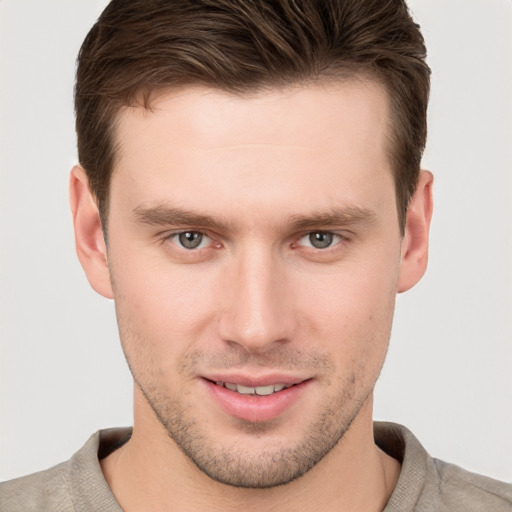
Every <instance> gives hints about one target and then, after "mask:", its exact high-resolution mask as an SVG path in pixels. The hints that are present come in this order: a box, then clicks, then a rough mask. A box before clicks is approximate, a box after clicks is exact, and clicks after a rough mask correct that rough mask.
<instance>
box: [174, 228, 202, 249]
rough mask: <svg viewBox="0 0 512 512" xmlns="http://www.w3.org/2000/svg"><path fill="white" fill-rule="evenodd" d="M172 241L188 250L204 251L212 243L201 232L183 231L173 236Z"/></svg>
mask: <svg viewBox="0 0 512 512" xmlns="http://www.w3.org/2000/svg"><path fill="white" fill-rule="evenodd" d="M171 240H173V242H174V243H175V244H177V245H179V246H181V247H182V248H183V249H187V250H192V249H202V248H203V247H206V246H207V245H208V244H209V243H210V242H211V240H210V237H208V236H207V235H205V234H204V233H201V232H200V231H182V232H181V233H175V234H174V235H172V237H171Z"/></svg>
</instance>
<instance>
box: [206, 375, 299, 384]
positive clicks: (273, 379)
mask: <svg viewBox="0 0 512 512" xmlns="http://www.w3.org/2000/svg"><path fill="white" fill-rule="evenodd" d="M202 377H203V378H204V379H207V380H210V381H212V382H224V383H225V382H229V383H231V384H240V385H242V386H246V387H251V388H255V387H260V386H270V385H273V384H285V385H287V386H292V385H294V384H300V383H301V382H304V381H306V380H309V377H300V376H297V375H289V374H285V373H272V374H265V375H248V374H243V373H209V374H205V375H203V376H202Z"/></svg>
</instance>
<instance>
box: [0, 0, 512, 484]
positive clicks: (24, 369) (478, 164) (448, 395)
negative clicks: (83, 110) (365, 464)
mask: <svg viewBox="0 0 512 512" xmlns="http://www.w3.org/2000/svg"><path fill="white" fill-rule="evenodd" d="M104 5H106V1H105V0H103V1H100V0H46V1H41V0H0V17H1V18H0V23H1V25H0V38H1V39H0V45H1V46H0V52H1V53H0V73H1V75H0V80H1V82H0V85H1V113H0V122H1V134H0V141H1V147H0V165H1V167H0V168H1V175H0V187H1V196H0V208H1V210H0V212H1V230H2V231H1V266H0V268H1V321H0V329H1V331H0V332H1V352H0V357H1V364H0V372H1V381H0V383H1V389H0V399H1V402H0V413H1V418H0V428H1V430H0V479H8V478H11V477H14V476H17V475H21V474H24V473H28V472H33V471H35V470H39V469H43V468H46V467H48V466H50V465H53V464H55V463H57V462H60V461H62V460H65V459H67V458H69V456H70V455H71V454H72V453H73V452H74V451H76V449H78V448H79V447H80V446H81V445H82V444H83V443H84V441H85V440H86V439H87V438H88V436H89V435H90V434H91V433H92V432H94V431H95V430H97V429H98V428H102V427H108V426H117V425H127V424H130V423H131V380H130V376H129V374H128V370H127V369H126V367H125V363H124V358H123V355H122V352H121V350H120V348H119V343H118V337H117V330H116V325H115V320H114V309H113V305H112V304H111V303H110V302H109V301H107V300H106V299H103V298H101V297H99V296H97V295H96V294H95V293H94V292H93V291H92V290H91V289H90V288H89V286H88V284H87V282H86V279H85V277H84V275H83V273H82V270H81V268H80V266H79V264H78V261H77V259H76V257H75V254H74V247H73V237H72V230H71V221H70V215H69V213H68V204H67V175H68V171H69V169H70V168H71V166H72V165H73V164H74V163H75V162H76V154H75V139H74V125H73V122H74V121H73V113H72V87H73V78H74V77H73V75H74V59H75V56H76V54H77V51H78V48H79V46H80V44H81V41H82V40H83V38H84V36H85V34H86V32H87V31H88V29H89V28H90V26H91V25H92V23H93V22H94V20H95V19H96V17H97V16H98V15H99V12H100V10H101V9H102V8H103V7H104ZM411 7H412V10H413V12H414V13H415V15H416V18H417V20H418V21H419V22H420V24H421V25H422V27H423V32H424V35H425V38H426V40H427V46H428V48H429V59H428V60H429V63H430V65H431V67H432V68H433V89H432V101H431V108H430V135H429V142H428V150H427V153H426V155H425V160H424V162H425V166H426V167H427V168H429V169H431V170H432V171H433V172H434V174H435V176H436V185H435V194H436V211H435V218H434V223H433V235H432V243H431V261H430V268H429V271H428V272H427V275H426V277H425V278H424V280H423V281H422V283H420V285H419V286H417V288H415V289H414V290H412V291H411V292H408V293H407V294H405V295H404V296H400V297H399V299H398V306H397V315H396V321H395V327H394V332H393V336H392V343H391V349H390V353H389V357H388V361H387V365H386V366H385V369H384V372H383V375H382V378H381V381H380V383H379V385H378V389H377V394H376V402H377V403H376V417H377V418H378V419H388V420H393V421H397V422H401V423H404V424H405V425H407V426H408V427H409V428H410V429H411V430H413V432H414V433H415V434H416V435H417V436H418V437H419V438H420V440H421V441H422V442H423V443H424V445H425V446H426V448H427V449H428V450H429V451H430V453H431V454H433V455H435V456H437V457H440V458H443V459H446V460H450V461H452V462H455V463H457V464H459V465H462V466H465V467H467V468H469V469H471V470H474V471H478V472H482V473H486V474H488V475H491V476H494V477H496V478H500V479H503V480H508V481H511V480H512V377H511V374H512V372H511V371H510V370H511V363H512V343H511V342H512V242H511V240H512V227H511V226H512V206H511V204H512V178H511V175H512V171H511V169H512V165H511V164H512V155H511V153H512V149H511V148H512V122H511V118H512V101H511V92H510V91H512V76H511V75H512V71H511V63H512V40H511V37H512V36H511V33H512V22H511V19H512V2H511V1H510V0H415V1H412V2H411Z"/></svg>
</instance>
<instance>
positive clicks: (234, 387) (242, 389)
mask: <svg viewBox="0 0 512 512" xmlns="http://www.w3.org/2000/svg"><path fill="white" fill-rule="evenodd" d="M214 384H215V385H217V386H220V387H221V388H226V389H229V390H230V391H235V392H236V393H240V394H241V395H257V396H270V395H273V394H274V393H279V392H280V391H283V389H288V388H291V387H292V386H295V384H269V385H267V386H254V387H252V386H243V385H242V384H235V383H233V382H221V381H216V382H215V383H214Z"/></svg>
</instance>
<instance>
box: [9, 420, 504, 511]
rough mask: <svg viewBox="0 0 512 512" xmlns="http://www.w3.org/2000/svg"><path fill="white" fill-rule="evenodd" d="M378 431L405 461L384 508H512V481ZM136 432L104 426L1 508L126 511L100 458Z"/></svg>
mask: <svg viewBox="0 0 512 512" xmlns="http://www.w3.org/2000/svg"><path fill="white" fill-rule="evenodd" d="M374 431H375V441H376V443H377V444H378V445H379V446H380V448H381V449H383V450H384V451H385V452H386V453H388V454H389V455H391V456H392V457H394V458H395V459H397V460H399V461H400V462H401V464H402V471H401V473H400V478H399V480H398V483H397V485H396V487H395V490H394V491H393V494H392V496H391V498H390V500H389V502H388V504H387V505H386V508H385V509H384V512H413V511H414V512H444V511H446V512H477V511H478V512H480V511H485V512H512V485H509V484H505V483H502V482H498V481H496V480H492V479H491V478H487V477H484V476H480V475H476V474H474V473H469V472H467V471H465V470H463V469H461V468H459V467H457V466H454V465H452V464H447V463H446V462H442V461H440V460H437V459H433V458H432V457H430V456H429V455H428V453H427V452H426V451H425V449H424V448H423V447H422V446H421V444H420V443H419V441H418V440H417V439H416V438H415V437H414V436H413V435H412V434H411V432H409V431H408V430H407V429H406V428H405V427H402V426H400V425H396V424H393V423H380V422H377V423H375V428H374ZM130 435H131V430H130V429H128V428H125V429H109V430H101V431H99V432H96V434H94V435H93V436H91V438H90V439H89V440H88V441H87V443H86V444H85V445H84V447H83V448H81V449H80V450H79V451H78V452H77V453H75V455H73V457H71V459H70V460H69V461H67V462H63V463H62V464H59V465H57V466H54V467H53V468H50V469H48V470H46V471H41V472H39V473H34V474H33V475H29V476H25V477H22V478H17V479H15V480H11V481H9V482H4V483H2V484H0V511H1V512H22V511H23V512H30V511H36V510H37V511H38V512H50V511H51V512H71V511H76V512H91V511H93V510H97V511H105V512H122V510H121V507H120V506H119V504H118V503H117V501H116V499H115V497H114V495H113V494H112V492H111V491H110V488H109V486H108V484H107V482H106V481H105V479H104V477H103V473H102V472H101V467H100V464H99V459H101V458H102V457H105V456H107V455H108V454H109V453H111V452H112V451H114V450H115V449H116V448H118V447H119V446H121V445H122V444H123V443H125V442H126V441H127V440H128V439H129V438H130Z"/></svg>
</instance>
